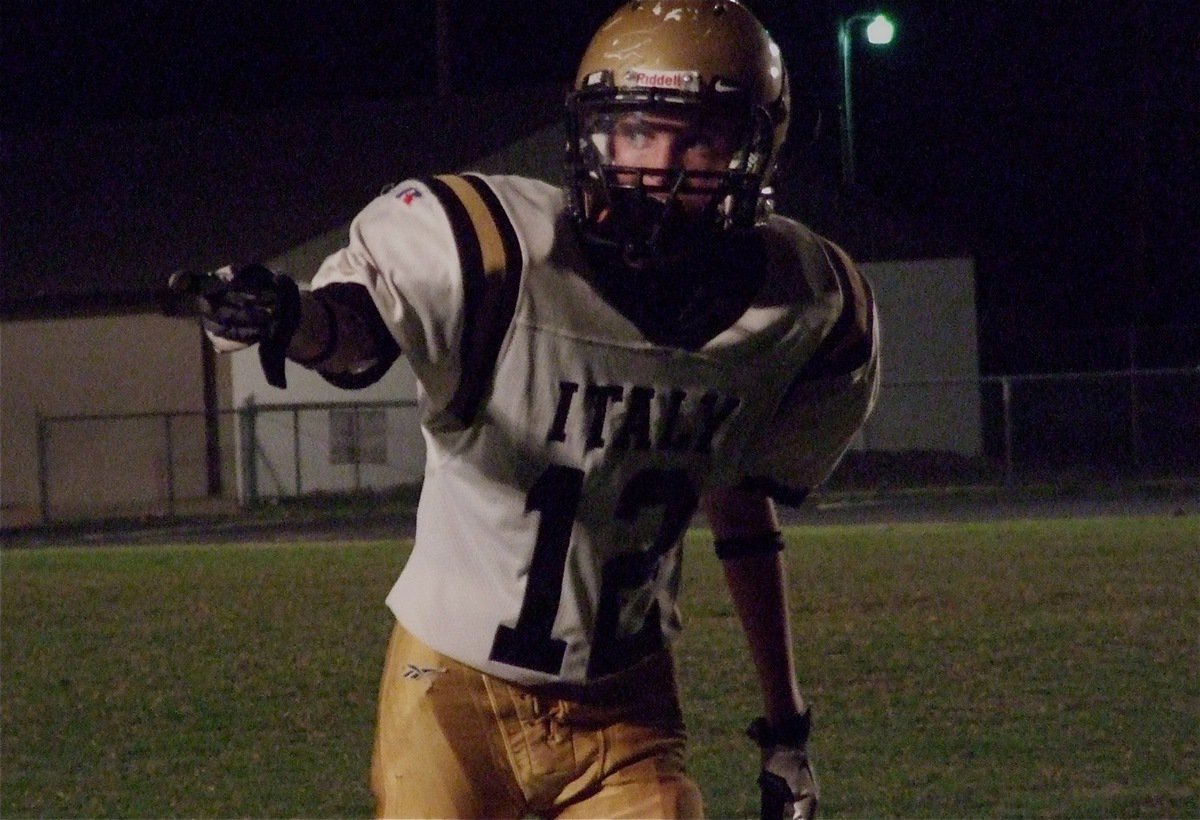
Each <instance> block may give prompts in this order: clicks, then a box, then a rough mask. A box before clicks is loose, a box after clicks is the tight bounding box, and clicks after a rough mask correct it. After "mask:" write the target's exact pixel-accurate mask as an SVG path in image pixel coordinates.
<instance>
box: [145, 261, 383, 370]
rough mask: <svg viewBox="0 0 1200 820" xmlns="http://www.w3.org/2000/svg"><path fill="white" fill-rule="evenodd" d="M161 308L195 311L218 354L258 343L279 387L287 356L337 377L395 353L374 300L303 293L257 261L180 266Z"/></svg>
mask: <svg viewBox="0 0 1200 820" xmlns="http://www.w3.org/2000/svg"><path fill="white" fill-rule="evenodd" d="M331 292H336V291H331ZM356 301H357V304H356ZM364 305H365V307H363V306H364ZM356 308H357V309H356ZM163 310H164V312H165V313H167V314H168V315H173V316H180V315H183V316H198V317H199V318H200V320H201V323H202V324H203V326H204V330H205V332H206V333H207V334H208V337H209V339H210V340H211V341H212V344H213V347H214V348H215V349H216V350H217V351H218V352H221V353H230V352H233V351H235V350H241V349H243V348H245V347H248V346H250V345H258V346H259V354H260V358H261V360H262V366H263V372H264V374H265V375H266V378H267V381H268V382H269V383H270V384H272V385H274V386H276V387H286V379H285V377H284V359H285V358H289V359H291V360H293V361H295V362H296V363H297V364H300V365H302V366H304V367H309V368H313V369H316V370H319V371H321V372H322V373H324V374H327V375H330V376H333V377H334V378H337V377H338V376H339V375H341V374H355V373H361V372H363V371H365V370H368V369H370V368H371V367H372V366H374V365H375V364H376V363H377V362H380V361H381V360H383V359H385V358H387V359H388V363H390V360H391V359H394V357H395V355H396V353H397V351H396V350H395V349H394V345H391V346H390V347H389V349H387V350H386V351H384V350H381V348H382V347H388V345H389V343H390V342H391V340H390V338H388V337H387V334H386V331H384V332H381V331H380V330H379V329H378V328H377V327H375V326H373V325H372V324H371V322H372V321H374V322H375V324H376V325H377V324H378V323H379V321H380V320H379V317H378V316H377V314H375V313H374V311H373V307H372V306H371V303H370V300H369V298H367V299H365V300H364V299H361V298H360V299H358V300H355V299H342V300H338V299H335V298H331V297H330V296H329V295H328V294H327V293H324V292H320V291H318V292H305V293H302V292H301V291H300V289H299V287H298V286H297V285H296V283H295V281H293V280H292V279H291V277H289V276H287V275H286V274H282V273H276V272H274V271H271V270H270V269H268V268H266V267H264V266H262V265H258V264H253V265H246V266H242V267H239V268H236V269H234V268H232V267H226V268H222V269H220V270H218V271H215V272H211V273H194V272H190V271H179V272H176V273H174V274H172V275H171V277H170V280H169V282H168V286H167V289H166V292H165V294H164V298H163ZM381 339H384V344H381V342H380V340H381Z"/></svg>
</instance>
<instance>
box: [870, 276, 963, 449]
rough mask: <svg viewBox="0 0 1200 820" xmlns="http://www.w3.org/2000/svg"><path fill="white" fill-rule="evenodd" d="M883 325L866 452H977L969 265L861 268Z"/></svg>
mask: <svg viewBox="0 0 1200 820" xmlns="http://www.w3.org/2000/svg"><path fill="white" fill-rule="evenodd" d="M861 268H862V271H863V273H864V274H865V275H866V276H867V278H868V279H870V280H871V283H872V284H873V285H874V288H875V300H876V304H877V305H878V309H879V317H880V321H881V323H882V325H883V331H882V334H883V386H882V389H881V391H880V396H879V403H878V405H877V406H876V408H875V413H874V415H873V416H872V418H871V420H870V422H869V423H868V424H867V427H866V429H865V431H864V433H863V436H862V442H861V443H862V445H863V446H865V447H866V448H867V449H872V450H940V451H949V452H954V453H960V454H963V455H978V454H979V453H980V452H982V449H983V433H982V419H981V408H980V394H979V383H978V379H979V349H978V334H977V328H976V320H975V265H974V262H973V261H972V260H971V259H919V260H904V261H897V262H879V263H870V264H863V265H862V266H861Z"/></svg>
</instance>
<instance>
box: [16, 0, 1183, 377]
mask: <svg viewBox="0 0 1200 820" xmlns="http://www.w3.org/2000/svg"><path fill="white" fill-rule="evenodd" d="M747 4H748V5H749V6H750V7H751V8H752V9H754V10H755V11H756V12H757V13H758V14H759V16H760V17H761V18H762V19H763V21H764V23H766V24H767V26H768V28H770V29H771V31H772V33H773V34H774V35H775V37H776V39H777V40H778V41H779V42H780V45H781V46H782V47H783V50H784V54H785V57H786V58H787V59H788V62H789V68H790V70H791V74H792V78H793V87H794V88H796V89H797V90H798V91H801V92H807V93H809V94H811V96H812V97H813V98H814V99H815V100H817V101H818V103H819V104H820V105H821V107H822V109H823V110H824V112H825V123H826V128H825V129H824V131H823V136H822V138H821V140H820V142H819V143H818V145H817V146H816V148H815V150H816V151H817V152H818V154H819V162H820V163H823V164H825V165H827V166H828V169H829V171H830V173H831V174H836V172H837V132H836V122H837V120H836V113H835V112H836V106H837V103H838V100H839V98H840V87H839V84H838V83H839V81H838V74H837V61H836V60H837V54H836V40H835V36H834V32H835V20H836V17H837V15H838V14H839V13H845V12H847V11H851V10H860V9H861V8H862V7H861V6H851V5H850V4H848V3H843V2H840V0H809V2H804V3H800V2H774V3H769V2H766V0H759V1H758V2H754V0H747ZM433 5H434V4H433V2H432V0H429V1H428V2H416V0H361V1H359V2H354V3H340V2H332V1H331V0H290V2H286V3H284V2H269V0H260V1H259V2H243V1H242V0H238V1H237V2H233V0H207V1H206V2H196V3H185V2H177V1H176V0H122V1H121V2H111V1H110V0H7V2H5V4H4V8H3V12H2V15H3V20H2V22H3V25H2V27H0V38H2V42H0V60H2V62H3V66H2V67H3V87H4V93H3V95H2V97H0V99H2V105H3V110H2V114H3V119H4V122H5V127H6V128H20V129H27V128H36V127H37V126H38V124H45V123H53V122H60V121H62V120H64V119H66V120H70V119H88V120H94V119H105V118H115V119H122V118H130V117H142V118H153V117H159V116H169V115H174V114H179V113H185V112H186V113H195V112H205V111H213V112H221V111H246V110H254V109H259V108H270V107H278V106H287V105H300V104H305V103H310V102H314V101H335V100H342V99H347V100H369V99H380V98H389V97H403V96H407V95H412V94H419V93H428V91H429V90H430V89H432V87H433V84H434V81H435V76H436V72H435V47H434V38H433V31H434V23H433V20H434V13H433ZM452 5H453V7H454V10H453V13H452V28H453V44H454V49H453V53H454V65H453V72H454V83H455V85H456V86H457V88H458V89H459V90H471V89H476V88H496V87H503V86H505V85H509V84H517V83H529V82H533V81H546V80H552V81H553V80H566V79H567V78H569V76H570V75H571V74H572V73H573V70H574V65H575V61H576V60H577V58H578V55H579V54H580V52H581V50H582V48H583V46H584V45H585V44H586V42H587V39H588V37H589V36H590V34H591V32H592V31H593V30H594V28H595V27H596V25H597V24H598V23H599V22H600V21H601V20H603V19H604V17H605V16H607V13H608V11H609V10H610V8H611V4H609V3H599V2H595V1H594V0H593V1H592V2H583V0H559V2H547V1H546V0H524V1H523V2H514V1H510V0H492V2H487V3H483V2H474V0H453V3H452ZM1195 5H1196V4H1195V3H1194V2H1193V0H1096V1H1095V2H1090V3H1083V2H1065V1H1064V0H1007V1H1006V0H991V2H987V1H986V0H955V1H954V2H950V0H890V1H889V2H884V3H882V4H881V7H883V8H885V9H886V10H888V11H889V13H891V14H892V15H893V17H894V18H895V19H896V21H897V27H898V30H897V40H896V42H895V43H894V44H893V45H892V46H891V47H889V48H887V49H882V50H873V49H870V48H869V47H867V46H865V45H860V46H858V47H856V50H855V57H854V59H855V67H856V70H855V73H854V87H855V112H856V122H857V144H858V148H859V152H858V172H859V173H858V176H859V183H860V185H861V186H862V188H863V189H864V191H865V192H866V193H867V194H869V195H870V196H871V197H872V198H876V199H879V200H881V201H882V202H884V203H886V204H887V207H889V208H890V209H892V210H893V211H895V212H897V213H902V214H906V215H908V216H911V217H913V218H914V219H916V220H918V222H922V221H924V222H930V223H933V224H940V225H945V226H950V227H951V228H952V229H953V230H954V231H955V232H956V233H960V234H961V235H964V236H968V237H970V242H971V246H972V247H973V248H974V249H975V251H976V256H977V263H978V271H979V303H980V314H981V327H983V329H984V331H985V333H986V332H987V330H988V327H989V326H995V325H998V324H1010V323H1020V322H1029V323H1030V326H1031V327H1036V328H1038V329H1039V332H1041V333H1043V335H1045V336H1046V337H1047V338H1048V337H1050V336H1053V335H1054V334H1055V330H1056V328H1059V327H1062V328H1064V329H1068V330H1071V331H1078V330H1088V331H1091V330H1096V331H1103V330H1105V329H1107V328H1126V327H1128V326H1131V325H1136V326H1138V327H1140V328H1146V329H1147V330H1146V331H1145V332H1146V333H1148V334H1149V333H1151V329H1153V328H1157V327H1160V326H1172V325H1175V326H1177V325H1186V324H1193V323H1195V322H1197V319H1196V313H1197V311H1198V310H1200V182H1198V173H1197V159H1196V157H1197V155H1198V150H1197V149H1198V148H1200V139H1198V137H1197V135H1198V134H1200V58H1198V54H1200V25H1198V18H1200V15H1198V14H1197V11H1196V10H1195ZM1190 338H1193V339H1194V338H1195V334H1193V335H1192V336H1191V337H1190ZM1191 357H1192V360H1193V361H1194V359H1195V354H1194V353H1193V354H1191ZM1001 364H1002V363H1001Z"/></svg>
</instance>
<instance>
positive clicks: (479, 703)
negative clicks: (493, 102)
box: [371, 625, 525, 818]
mask: <svg viewBox="0 0 1200 820" xmlns="http://www.w3.org/2000/svg"><path fill="white" fill-rule="evenodd" d="M497 754H498V755H499V757H497ZM371 788H372V791H373V792H374V793H375V800H376V814H377V816H379V817H463V818H467V817H489V818H493V817H494V818H502V817H514V818H515V817H520V816H522V815H523V814H524V813H525V806H524V801H523V798H522V796H521V794H520V791H519V789H518V788H517V786H516V783H515V781H514V780H513V779H512V775H511V771H510V770H509V768H508V764H507V761H506V759H505V758H504V751H503V744H502V741H500V740H499V739H498V738H497V731H496V721H495V717H494V716H493V715H492V714H491V712H490V708H489V707H488V706H487V693H486V690H485V688H484V686H483V683H482V680H481V676H480V674H479V672H477V671H475V670H473V669H470V668H468V667H465V666H463V665H461V664H459V663H457V662H455V661H453V660H451V659H449V658H446V657H445V656H443V655H440V654H439V653H437V652H435V651H434V650H432V649H430V648H429V647H428V646H425V645H424V644H423V643H421V642H420V641H418V640H417V639H416V638H414V637H412V636H411V635H409V634H408V632H407V631H405V630H404V629H403V628H402V627H400V626H399V625H397V626H396V628H395V631H394V632H393V634H392V638H391V641H390V643H389V645H388V652H387V658H386V661H385V663H384V672H383V680H382V682H381V684H380V692H379V715H378V722H377V725H376V734H375V750H374V757H373V760H372V765H371Z"/></svg>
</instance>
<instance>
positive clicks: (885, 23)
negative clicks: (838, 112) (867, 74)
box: [838, 12, 896, 187]
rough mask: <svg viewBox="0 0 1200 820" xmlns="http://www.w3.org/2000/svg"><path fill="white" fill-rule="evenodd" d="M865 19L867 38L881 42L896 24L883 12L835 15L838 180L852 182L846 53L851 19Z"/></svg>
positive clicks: (851, 115) (892, 34) (885, 41)
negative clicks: (838, 58) (839, 104)
mask: <svg viewBox="0 0 1200 820" xmlns="http://www.w3.org/2000/svg"><path fill="white" fill-rule="evenodd" d="M862 22H866V23H867V26H866V34H867V42H868V43H870V44H871V45H873V46H884V45H887V44H888V43H890V42H891V41H892V38H894V37H895V36H896V26H895V25H894V24H893V23H892V21H891V20H889V19H888V18H887V16H886V15H884V14H881V13H879V12H874V13H871V14H852V15H850V16H848V17H841V18H839V19H838V53H839V54H840V56H841V66H842V182H843V184H845V185H846V187H852V186H853V185H854V96H853V94H852V92H851V73H850V53H851V51H852V48H851V46H852V45H853V37H852V34H853V28H854V24H855V23H862Z"/></svg>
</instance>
